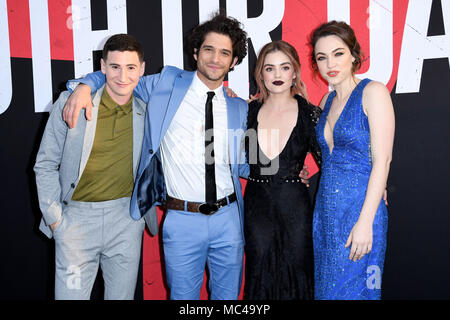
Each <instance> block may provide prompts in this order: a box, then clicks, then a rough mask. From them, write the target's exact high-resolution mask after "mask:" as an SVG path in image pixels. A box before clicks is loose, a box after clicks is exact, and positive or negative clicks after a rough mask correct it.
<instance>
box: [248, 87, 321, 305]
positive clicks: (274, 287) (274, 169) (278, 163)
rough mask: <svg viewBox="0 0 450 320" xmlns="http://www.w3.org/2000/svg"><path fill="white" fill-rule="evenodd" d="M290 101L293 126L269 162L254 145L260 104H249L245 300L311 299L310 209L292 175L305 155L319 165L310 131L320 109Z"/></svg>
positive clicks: (306, 194)
mask: <svg viewBox="0 0 450 320" xmlns="http://www.w3.org/2000/svg"><path fill="white" fill-rule="evenodd" d="M295 97H296V99H297V101H298V117H297V123H296V125H295V127H294V128H293V130H292V133H291V135H290V137H289V139H288V141H287V143H286V146H285V147H284V149H283V150H282V151H281V153H280V154H279V155H278V156H277V157H276V158H274V159H272V160H269V159H268V158H267V157H266V156H265V154H264V153H263V152H262V151H261V149H260V147H259V144H258V143H257V142H255V136H257V133H256V130H257V127H258V121H257V116H258V112H259V110H260V108H261V103H259V102H257V101H253V102H252V103H250V105H249V111H248V120H247V129H249V131H248V135H247V136H248V138H247V141H246V151H247V157H248V161H249V163H250V176H249V179H248V182H247V186H246V190H245V196H244V204H245V220H244V228H245V229H244V233H245V241H246V245H245V255H246V264H245V287H244V298H245V299H249V300H259V299H267V300H292V299H313V297H314V285H313V282H314V260H313V242H312V217H313V206H312V202H311V198H310V196H309V192H308V189H307V187H306V186H305V185H304V184H303V183H302V182H301V180H300V178H299V176H298V175H299V173H300V171H301V169H302V167H303V163H304V160H305V157H306V156H307V153H308V152H312V154H313V156H314V158H315V159H316V160H317V162H319V163H320V159H321V155H320V149H319V146H318V143H317V140H316V135H315V130H314V126H315V124H316V123H317V121H318V119H319V116H320V109H319V108H317V107H315V106H313V105H310V104H308V103H307V102H306V100H305V99H304V98H302V97H300V96H295ZM252 132H253V134H252Z"/></svg>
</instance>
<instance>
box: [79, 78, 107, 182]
mask: <svg viewBox="0 0 450 320" xmlns="http://www.w3.org/2000/svg"><path fill="white" fill-rule="evenodd" d="M104 88H105V86H103V87H101V88H100V89H99V90H97V92H96V93H95V95H94V97H93V98H92V118H91V121H86V129H85V132H84V141H83V150H82V152H81V160H80V169H79V172H78V178H81V175H82V173H83V171H84V168H85V167H86V164H87V161H88V159H89V155H90V154H91V150H92V146H93V144H94V137H95V129H96V128H97V116H98V106H99V105H100V100H101V97H102V94H103V89H104Z"/></svg>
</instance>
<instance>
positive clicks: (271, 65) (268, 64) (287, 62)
mask: <svg viewBox="0 0 450 320" xmlns="http://www.w3.org/2000/svg"><path fill="white" fill-rule="evenodd" d="M285 64H289V65H292V63H291V62H289V61H286V62H283V63H280V66H283V65H285ZM268 66H270V67H273V66H274V64H270V63H266V64H265V65H264V66H263V67H268Z"/></svg>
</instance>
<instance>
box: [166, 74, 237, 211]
mask: <svg viewBox="0 0 450 320" xmlns="http://www.w3.org/2000/svg"><path fill="white" fill-rule="evenodd" d="M208 91H212V90H210V89H209V88H208V87H207V86H206V85H205V84H204V83H203V82H202V81H201V80H200V79H199V78H198V76H197V73H195V75H194V79H193V81H192V84H191V86H190V87H189V89H188V91H187V93H186V95H185V97H184V98H183V101H182V102H181V104H180V107H179V108H178V110H177V112H176V114H175V116H174V118H173V120H172V122H171V124H170V126H169V128H168V130H167V132H166V134H165V136H164V138H163V139H162V142H161V158H162V168H163V172H164V179H165V182H166V188H167V193H168V194H169V195H170V196H171V197H174V198H178V199H182V200H187V201H195V202H205V103H206V99H207V92H208ZM214 92H215V95H214V98H213V101H212V102H213V117H214V153H215V173H216V191H217V199H221V198H224V197H226V196H228V195H230V194H232V193H233V192H234V186H233V181H232V179H231V171H230V166H229V153H228V121H227V104H226V100H225V97H224V94H223V86H220V87H219V88H217V89H216V90H214Z"/></svg>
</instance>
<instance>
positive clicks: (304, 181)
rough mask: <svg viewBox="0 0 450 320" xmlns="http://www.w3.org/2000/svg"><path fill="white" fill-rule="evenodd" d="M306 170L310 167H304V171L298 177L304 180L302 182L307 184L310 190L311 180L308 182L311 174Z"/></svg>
mask: <svg viewBox="0 0 450 320" xmlns="http://www.w3.org/2000/svg"><path fill="white" fill-rule="evenodd" d="M306 169H308V166H306V165H303V169H302V171H300V174H299V175H298V176H299V177H300V178H302V182H303V183H304V184H306V186H307V187H308V188H309V180H308V176H309V172H308V170H306Z"/></svg>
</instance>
